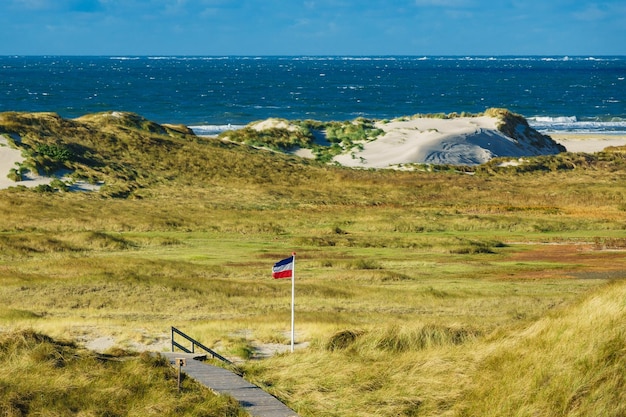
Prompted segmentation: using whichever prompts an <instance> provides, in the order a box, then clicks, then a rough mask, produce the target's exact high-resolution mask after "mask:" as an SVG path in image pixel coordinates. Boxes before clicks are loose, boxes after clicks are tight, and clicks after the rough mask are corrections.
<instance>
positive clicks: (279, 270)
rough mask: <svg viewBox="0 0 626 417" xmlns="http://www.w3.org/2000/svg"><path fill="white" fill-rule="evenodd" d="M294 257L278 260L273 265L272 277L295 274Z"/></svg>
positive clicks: (289, 276)
mask: <svg viewBox="0 0 626 417" xmlns="http://www.w3.org/2000/svg"><path fill="white" fill-rule="evenodd" d="M293 265H294V257H293V256H290V257H289V258H286V259H283V260H282V261H278V262H276V263H275V264H274V266H273V267H272V278H276V279H278V278H291V277H292V276H293Z"/></svg>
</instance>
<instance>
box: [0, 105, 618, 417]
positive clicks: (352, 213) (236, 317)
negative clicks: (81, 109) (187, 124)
mask: <svg viewBox="0 0 626 417" xmlns="http://www.w3.org/2000/svg"><path fill="white" fill-rule="evenodd" d="M0 132H3V133H5V134H9V135H11V137H14V136H15V135H18V134H19V135H20V136H21V137H22V138H23V140H22V147H24V148H28V149H30V150H31V151H32V152H34V153H37V149H39V151H41V153H44V154H48V155H47V157H49V158H52V159H54V160H51V161H48V160H46V159H45V158H43V159H41V158H40V159H41V161H39V160H37V161H38V162H37V161H35V159H36V158H37V155H35V154H33V155H31V156H32V158H31V159H32V161H31V162H30V164H27V165H28V167H30V168H33V167H32V165H33V164H35V163H39V164H40V165H45V166H48V164H52V163H63V164H64V166H66V168H68V169H72V170H74V175H75V176H76V178H81V179H83V180H87V181H104V182H105V184H106V187H103V190H102V191H101V192H98V193H69V192H64V191H61V190H59V191H55V192H38V191H32V190H27V189H24V188H20V187H19V186H16V187H14V188H12V189H8V190H2V191H0V214H1V217H0V331H1V333H0V344H1V345H2V346H3V349H5V350H3V351H2V355H1V356H0V371H1V372H0V374H1V376H0V387H1V388H2V390H0V393H1V394H0V395H5V396H4V397H2V399H1V405H0V407H4V408H0V410H2V411H1V413H4V414H6V415H24V414H26V412H27V411H28V410H30V411H31V414H37V413H39V414H41V415H72V414H77V415H78V414H79V413H80V412H81V411H83V415H106V414H108V415H151V414H153V415H173V414H174V413H176V412H180V413H182V414H183V415H185V413H187V415H209V416H210V415H237V414H236V413H239V411H238V410H236V409H234V408H232V402H230V401H229V400H224V399H216V400H215V401H216V402H213V401H214V399H212V397H211V396H210V394H206V392H205V391H203V390H201V389H196V388H192V387H191V383H190V381H186V384H190V385H186V389H185V391H184V395H183V397H185V398H187V397H188V398H191V399H194V401H196V399H198V398H200V397H201V398H202V399H203V400H198V401H196V402H197V403H198V404H201V405H199V406H198V407H201V408H198V409H188V408H184V407H183V406H182V405H180V401H179V400H180V398H179V397H177V396H176V395H174V397H173V398H172V396H171V395H172V392H171V391H172V384H173V381H172V374H171V372H172V371H171V370H170V369H169V368H168V367H167V366H165V365H164V364H160V363H158V361H156V362H155V361H154V360H153V359H150V357H149V356H146V355H130V357H129V359H128V360H122V358H124V359H127V358H126V355H127V353H128V352H131V351H133V350H135V349H137V346H141V345H147V344H151V345H152V346H158V347H153V348H152V349H156V350H163V349H168V348H169V346H168V345H167V341H168V339H169V329H170V326H172V325H174V326H176V327H179V328H181V329H182V330H183V331H185V332H186V333H188V334H190V335H191V336H192V337H194V338H196V339H198V340H200V341H201V342H202V343H204V344H206V345H208V346H210V347H213V348H215V349H216V350H218V351H219V352H221V353H224V354H226V355H227V356H229V357H232V358H233V359H236V360H239V361H242V363H240V364H239V366H240V368H241V369H242V370H243V371H244V372H245V375H246V377H247V378H249V379H251V380H253V381H254V382H256V383H258V384H260V385H262V386H264V387H266V388H267V389H268V390H269V391H271V392H272V393H274V394H275V395H277V396H278V397H279V398H280V399H282V400H283V401H285V402H287V403H288V404H289V405H290V406H291V407H292V408H294V409H296V410H297V411H298V412H299V414H300V415H302V416H303V417H307V416H316V417H317V416H336V417H343V416H372V415H376V416H455V415H458V416H474V415H475V416H482V415H520V416H522V415H529V416H530V415H539V416H542V415H545V416H558V415H563V416H575V415H581V416H582V415H609V416H610V415H616V416H617V415H620V414H619V413H620V412H621V413H622V415H623V413H624V410H623V409H622V408H620V405H621V404H623V403H626V400H625V399H624V398H623V397H622V396H623V394H622V393H623V392H624V391H625V390H624V389H623V388H624V386H623V373H622V374H619V373H618V369H622V370H623V369H624V363H623V361H624V345H625V341H624V337H623V333H624V329H622V327H621V326H622V324H621V323H623V322H624V320H623V319H624V318H623V307H624V306H623V301H620V300H624V299H625V298H624V297H623V295H624V294H623V291H624V285H623V278H624V273H623V271H624V270H626V259H625V258H624V256H623V250H624V248H625V247H626V245H625V243H624V236H623V234H624V208H625V207H626V189H625V188H624V186H623V184H624V183H625V181H626V177H625V174H624V172H626V171H624V170H623V161H624V159H623V154H622V153H620V152H607V153H605V154H597V155H594V156H591V157H586V156H580V155H575V156H572V155H557V156H554V157H546V158H529V162H528V166H527V167H522V168H519V170H515V169H502V168H499V167H497V166H496V164H494V165H486V166H483V167H476V169H474V170H473V171H474V172H475V175H467V174H466V173H463V172H464V171H463V170H459V169H448V168H446V169H445V170H443V171H442V172H436V171H437V170H430V171H420V172H395V171H387V170H381V171H373V170H352V169H345V168H341V167H334V166H327V165H324V164H322V163H319V162H312V161H304V160H301V159H298V158H295V157H293V156H289V155H282V154H280V153H277V152H268V151H263V150H259V149H254V148H252V147H250V146H245V145H240V144H234V143H230V142H225V141H221V140H215V139H206V138H197V137H194V136H192V135H189V132H186V131H185V130H184V129H177V130H172V129H171V128H169V129H166V128H164V127H159V126H158V125H155V124H152V123H151V122H149V121H146V120H145V119H142V118H140V117H136V116H133V115H129V114H123V117H115V118H114V117H111V115H110V114H109V113H106V114H101V115H95V116H89V117H86V118H81V119H78V120H73V121H69V120H63V119H61V118H59V117H58V116H56V115H52V114H15V113H11V114H3V115H2V116H1V117H0ZM14 145H15V146H18V145H16V144H14ZM44 145H47V146H44ZM53 145H54V146H53ZM64 150H69V151H70V154H69V155H67V154H66V153H65V152H64ZM39 156H41V155H39ZM43 156H46V155H43ZM66 157H68V158H66ZM28 167H26V166H25V167H24V168H25V169H26V168H28ZM42 168H43V167H42ZM462 171H463V172H462ZM40 191H41V190H40ZM49 191H50V190H49ZM294 250H295V251H296V252H297V254H298V255H297V271H298V272H297V280H298V281H297V295H296V303H297V304H296V326H297V328H296V340H297V347H298V349H297V351H296V352H295V353H294V354H288V353H287V354H279V355H276V356H274V357H272V358H271V359H263V360H257V359H255V358H258V357H260V356H262V355H261V352H260V349H261V348H262V347H263V346H264V345H271V344H278V345H280V346H282V347H286V346H288V343H289V319H290V314H289V310H290V285H289V283H288V282H284V281H274V280H272V279H271V278H270V268H271V265H272V264H273V262H276V261H277V260H279V259H282V258H283V257H285V256H288V254H289V253H291V252H292V251H294ZM612 280H614V281H615V283H611V281H612ZM620 302H621V303H622V304H620ZM100 337H110V338H112V339H114V340H115V346H114V347H113V349H112V350H111V351H109V353H108V355H106V354H105V355H102V354H96V353H94V352H89V351H87V350H85V349H84V348H83V346H84V345H85V344H86V343H87V342H88V341H90V340H94V339H97V338H100ZM65 340H68V341H67V342H65ZM157 342H158V343H157ZM163 342H164V343H163ZM124 352H126V353H124ZM105 353H106V352H105ZM85 368H88V369H85ZM74 371H75V372H74ZM18 374H19V375H23V378H22V379H21V380H17V379H15V378H14V375H18ZM126 380H130V381H133V387H129V386H127V385H126V384H125V382H124V381H126ZM107 381H108V382H107ZM570 381H571V382H570ZM5 388H6V390H5ZM5 393H6V394H5ZM83 398H84V400H83ZM551 398H552V399H554V400H553V401H552V400H551ZM202 401H205V402H202ZM220 401H225V402H220ZM609 404H614V405H615V404H617V406H613V407H612V408H611V407H609ZM181 410H182V411H181ZM224 410H226V411H224ZM611 410H613V411H611ZM615 410H617V411H615ZM1 413H0V414H1ZM20 413H21V414H20ZM228 413H235V414H228Z"/></svg>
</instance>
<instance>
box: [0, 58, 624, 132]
mask: <svg viewBox="0 0 626 417" xmlns="http://www.w3.org/2000/svg"><path fill="white" fill-rule="evenodd" d="M625 78H626V57H623V56H621V57H620V56H617V57H401V56H389V57H386V56H382V57H304V56H303V57H58V56H51V57H21V56H5V57H0V111H33V112H34V111H51V112H57V113H59V114H60V115H61V116H63V117H69V118H73V117H78V116H81V115H84V114H87V113H95V112H100V111H107V110H119V111H131V112H135V113H138V114H141V115H142V116H144V117H146V118H148V119H151V120H154V121H157V122H160V123H183V124H186V125H188V126H192V127H193V128H194V130H196V132H198V133H201V134H211V133H216V132H218V131H220V130H224V129H226V128H228V127H229V126H240V125H245V124H247V123H249V122H251V121H255V120H261V119H266V118H268V117H281V118H287V119H315V120H322V121H328V120H351V119H354V118H356V117H359V116H363V117H370V118H377V119H388V118H394V117H399V116H408V115H413V114H417V113H440V112H443V113H451V112H458V113H460V112H472V113H477V112H482V111H484V110H485V109H487V108H489V107H505V108H508V109H510V110H512V111H514V112H516V113H520V114H522V115H524V116H525V117H527V118H528V119H529V121H530V123H531V125H533V126H534V127H536V128H538V129H539V130H541V131H544V132H548V133H549V132H591V133H594V132H601V133H614V134H626V80H625Z"/></svg>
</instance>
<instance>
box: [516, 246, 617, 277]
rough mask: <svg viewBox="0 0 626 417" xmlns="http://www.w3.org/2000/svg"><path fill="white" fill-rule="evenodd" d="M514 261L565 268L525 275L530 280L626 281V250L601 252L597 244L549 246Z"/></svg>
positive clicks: (524, 254) (523, 254) (533, 250)
mask: <svg viewBox="0 0 626 417" xmlns="http://www.w3.org/2000/svg"><path fill="white" fill-rule="evenodd" d="M510 260H511V261H514V262H554V263H555V264H561V265H563V267H562V269H552V268H550V269H546V270H545V271H533V272H530V271H529V272H524V275H525V276H526V277H527V278H535V279H536V278H587V279H623V278H626V250H598V249H597V245H594V244H545V245H537V246H534V247H532V248H531V249H530V250H526V251H523V252H518V253H516V254H514V255H512V256H511V258H510Z"/></svg>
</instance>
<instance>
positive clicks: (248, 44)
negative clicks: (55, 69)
mask: <svg viewBox="0 0 626 417" xmlns="http://www.w3.org/2000/svg"><path fill="white" fill-rule="evenodd" d="M0 25H1V27H2V30H1V31H0V55H418V56H422V55H590V56H594V55H596V56H597V55H626V1H624V0H598V1H586V0H512V1H510V0H392V1H384V0H360V1H352V0H0Z"/></svg>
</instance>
